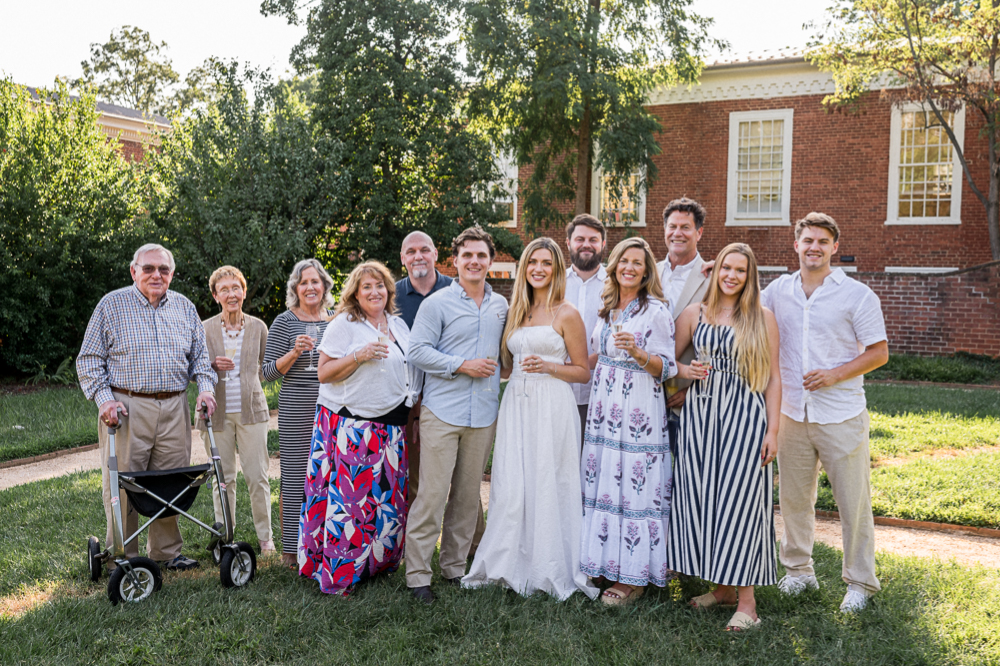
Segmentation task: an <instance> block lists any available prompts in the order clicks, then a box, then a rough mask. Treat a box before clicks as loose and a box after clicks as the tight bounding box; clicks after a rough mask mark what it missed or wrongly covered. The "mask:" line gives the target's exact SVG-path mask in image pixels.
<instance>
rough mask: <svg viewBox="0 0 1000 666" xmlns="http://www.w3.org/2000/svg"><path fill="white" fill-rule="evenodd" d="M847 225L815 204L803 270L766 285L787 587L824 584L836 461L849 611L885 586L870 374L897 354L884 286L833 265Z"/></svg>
mask: <svg viewBox="0 0 1000 666" xmlns="http://www.w3.org/2000/svg"><path fill="white" fill-rule="evenodd" d="M839 239H840V229H839V228H838V227H837V223H836V222H834V220H833V218H831V217H830V216H828V215H824V214H822V213H809V215H807V216H806V217H805V218H804V219H801V220H799V221H798V222H796V223H795V251H796V252H797V253H798V255H799V270H798V271H797V272H795V273H792V274H791V275H783V276H782V277H780V278H778V279H777V280H775V281H774V282H772V283H771V284H770V285H768V287H767V289H765V290H764V292H763V294H762V302H763V305H764V306H765V307H767V308H770V309H771V311H772V312H774V316H775V317H776V318H777V320H778V331H779V333H780V335H781V351H780V358H781V384H782V404H781V425H780V427H779V429H778V475H779V479H780V501H781V515H782V518H783V519H784V522H785V534H784V537H782V539H781V552H780V559H781V564H782V565H784V567H785V570H786V572H787V575H786V576H785V577H784V578H782V579H781V581H779V582H778V588H779V589H780V590H781V591H782V592H784V593H785V594H790V595H795V594H798V593H800V592H802V591H803V590H805V589H806V588H813V589H817V588H818V587H819V583H818V581H817V580H816V574H815V571H814V569H813V559H812V548H813V537H814V534H815V527H816V519H815V513H816V512H815V506H816V483H817V479H818V477H819V469H820V465H822V466H823V469H825V470H826V473H827V476H828V477H829V479H830V485H831V486H832V488H833V497H834V499H835V500H836V502H837V507H838V509H839V511H840V522H841V526H842V529H843V539H844V542H843V543H844V566H843V579H844V582H845V583H847V584H848V585H847V594H846V595H845V596H844V601H843V603H841V605H840V610H841V611H842V612H844V613H853V612H855V611H859V610H861V609H862V608H864V607H865V606H866V605H867V603H868V598H869V597H870V596H871V595H873V594H875V593H876V592H878V590H879V589H880V587H881V586H880V585H879V581H878V578H876V576H875V523H874V520H873V519H872V503H871V488H870V485H869V479H870V473H871V465H870V461H869V453H868V424H869V421H868V409H867V405H866V402H865V390H864V386H863V384H864V378H863V375H864V374H865V373H867V372H871V371H872V370H874V369H876V368H878V367H879V366H882V365H884V364H885V362H886V361H887V360H888V359H889V347H888V342H887V340H886V333H885V321H884V319H883V318H882V309H881V304H880V303H879V299H878V297H877V296H876V295H875V293H874V292H873V291H872V290H871V289H869V288H868V287H866V286H865V285H863V284H862V283H860V282H858V281H857V280H853V279H851V278H849V277H847V275H846V274H845V273H844V271H843V270H841V269H840V268H837V269H831V267H830V260H831V258H832V257H833V255H834V254H836V252H837V246H838V241H839Z"/></svg>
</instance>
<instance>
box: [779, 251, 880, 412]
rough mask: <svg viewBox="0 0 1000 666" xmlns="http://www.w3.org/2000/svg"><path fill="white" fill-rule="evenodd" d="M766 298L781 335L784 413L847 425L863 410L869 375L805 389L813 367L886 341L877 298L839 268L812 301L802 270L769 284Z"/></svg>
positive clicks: (823, 366) (831, 364)
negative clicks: (805, 287)
mask: <svg viewBox="0 0 1000 666" xmlns="http://www.w3.org/2000/svg"><path fill="white" fill-rule="evenodd" d="M761 302H762V303H763V305H764V307H767V308H769V309H770V310H771V311H772V312H773V313H774V316H775V318H776V319H777V321H778V333H779V335H780V336H781V350H780V358H781V413H782V414H784V415H785V416H787V417H788V418H790V419H792V420H794V421H798V422H800V423H801V422H804V421H805V420H806V417H807V416H808V418H809V422H810V423H819V424H827V423H843V422H844V421H846V420H848V419H852V418H854V417H855V416H857V415H858V414H860V413H861V412H863V411H864V410H865V409H866V407H867V404H866V402H865V389H864V376H863V375H858V376H857V377H852V378H851V379H847V380H844V381H842V382H840V383H839V384H834V385H833V386H826V387H824V388H821V389H817V390H815V391H806V390H805V389H804V388H803V387H802V378H803V376H805V374H806V373H808V372H812V371H813V370H831V369H833V368H837V367H840V366H841V365H844V364H845V363H849V362H851V361H853V360H854V359H856V358H857V357H858V356H860V355H861V354H862V353H863V352H864V351H865V348H866V347H868V346H869V345H873V344H875V343H876V342H881V341H883V340H886V339H887V337H886V333H885V320H884V319H883V317H882V306H881V303H880V301H879V298H878V296H876V295H875V292H873V291H872V290H871V289H869V288H868V287H867V286H865V285H863V284H862V283H860V282H858V281H857V280H854V279H851V278H849V277H847V274H846V273H844V271H843V270H841V269H840V268H835V269H834V270H833V272H832V273H830V274H829V275H828V276H826V279H825V280H823V284H821V285H820V286H819V287H817V288H816V291H814V292H813V293H812V296H810V297H809V298H808V299H807V298H806V294H805V292H804V291H803V290H802V276H801V275H800V272H799V271H795V272H794V273H792V274H791V275H782V276H781V277H780V278H778V279H777V280H775V281H774V282H772V283H771V284H769V285H768V286H767V289H765V290H764V292H763V293H762V294H761Z"/></svg>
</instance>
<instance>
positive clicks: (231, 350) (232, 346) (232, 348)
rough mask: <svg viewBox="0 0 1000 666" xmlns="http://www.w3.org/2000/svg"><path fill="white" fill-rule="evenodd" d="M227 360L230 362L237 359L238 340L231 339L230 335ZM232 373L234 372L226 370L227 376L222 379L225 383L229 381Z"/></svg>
mask: <svg viewBox="0 0 1000 666" xmlns="http://www.w3.org/2000/svg"><path fill="white" fill-rule="evenodd" d="M226 358H228V359H229V360H230V361H232V360H233V359H234V358H236V340H234V339H232V338H230V337H229V336H228V335H227V336H226ZM230 372H232V371H231V370H226V376H225V377H223V378H222V381H224V382H228V381H229V373H230Z"/></svg>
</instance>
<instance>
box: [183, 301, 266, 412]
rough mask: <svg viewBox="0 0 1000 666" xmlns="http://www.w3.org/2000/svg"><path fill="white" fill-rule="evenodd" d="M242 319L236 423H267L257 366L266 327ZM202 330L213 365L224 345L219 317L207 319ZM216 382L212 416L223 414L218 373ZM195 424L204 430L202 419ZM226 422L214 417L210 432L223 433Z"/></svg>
mask: <svg viewBox="0 0 1000 666" xmlns="http://www.w3.org/2000/svg"><path fill="white" fill-rule="evenodd" d="M243 317H244V326H245V329H244V332H243V345H242V346H241V347H240V375H239V377H238V379H239V381H240V398H241V400H240V402H241V406H242V409H241V410H240V423H242V424H243V425H250V424H251V423H262V422H264V421H267V420H268V418H269V417H270V414H269V412H268V410H267V398H266V397H265V396H264V387H263V386H261V383H260V381H261V379H263V378H264V373H263V371H262V370H261V364H262V363H263V362H264V348H265V347H266V346H267V324H265V323H264V322H262V321H261V320H260V319H257V318H256V317H251V316H250V315H248V314H245V315H243ZM202 325H204V327H205V342H206V343H207V345H208V358H209V359H210V360H211V361H212V362H214V361H215V357H217V356H225V350H224V342H223V340H222V315H221V314H217V315H215V316H214V317H212V318H211V319H206V320H205V321H203V322H202ZM219 375H220V377H219V383H218V384H216V385H215V401H216V402H217V403H218V405H219V406H218V408H216V410H215V413H216V414H220V415H223V414H225V413H226V385H225V383H223V381H222V377H221V375H222V373H221V372H220V373H219ZM195 420H196V421H197V422H198V429H199V430H205V429H206V428H205V420H204V419H195ZM225 425H226V419H224V418H216V419H215V420H214V421H212V429H213V430H224V429H225Z"/></svg>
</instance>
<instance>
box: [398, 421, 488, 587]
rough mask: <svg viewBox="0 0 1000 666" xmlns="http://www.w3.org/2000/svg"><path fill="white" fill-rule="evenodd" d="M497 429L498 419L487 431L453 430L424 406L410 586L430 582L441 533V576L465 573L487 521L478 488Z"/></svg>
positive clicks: (409, 529)
mask: <svg viewBox="0 0 1000 666" xmlns="http://www.w3.org/2000/svg"><path fill="white" fill-rule="evenodd" d="M496 427H497V425H496V421H494V422H493V423H492V424H491V425H489V426H487V427H485V428H471V427H462V426H453V425H450V424H448V423H445V422H444V421H442V420H441V419H439V418H437V417H436V416H434V413H433V412H431V410H429V409H428V408H427V407H426V406H424V407H421V409H420V492H419V493H417V497H416V500H415V501H414V503H413V505H412V506H411V507H410V513H409V516H408V517H407V522H406V585H407V586H408V587H423V586H425V585H430V584H431V559H432V557H433V556H434V547H435V546H436V545H437V540H438V535H439V534H440V535H441V554H440V557H439V558H438V562H439V564H440V565H441V574H442V575H443V576H444V577H445V578H455V577H457V576H464V575H465V563H466V558H467V557H468V555H469V548H470V546H471V545H472V540H473V536H474V535H475V533H476V527H477V523H479V522H480V521H482V519H483V512H482V504H481V503H480V498H479V488H480V484H481V483H482V480H483V470H484V469H486V461H487V460H488V459H489V454H490V449H491V447H492V446H493V436H494V435H495V433H496ZM442 519H443V521H444V525H443V529H442Z"/></svg>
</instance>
